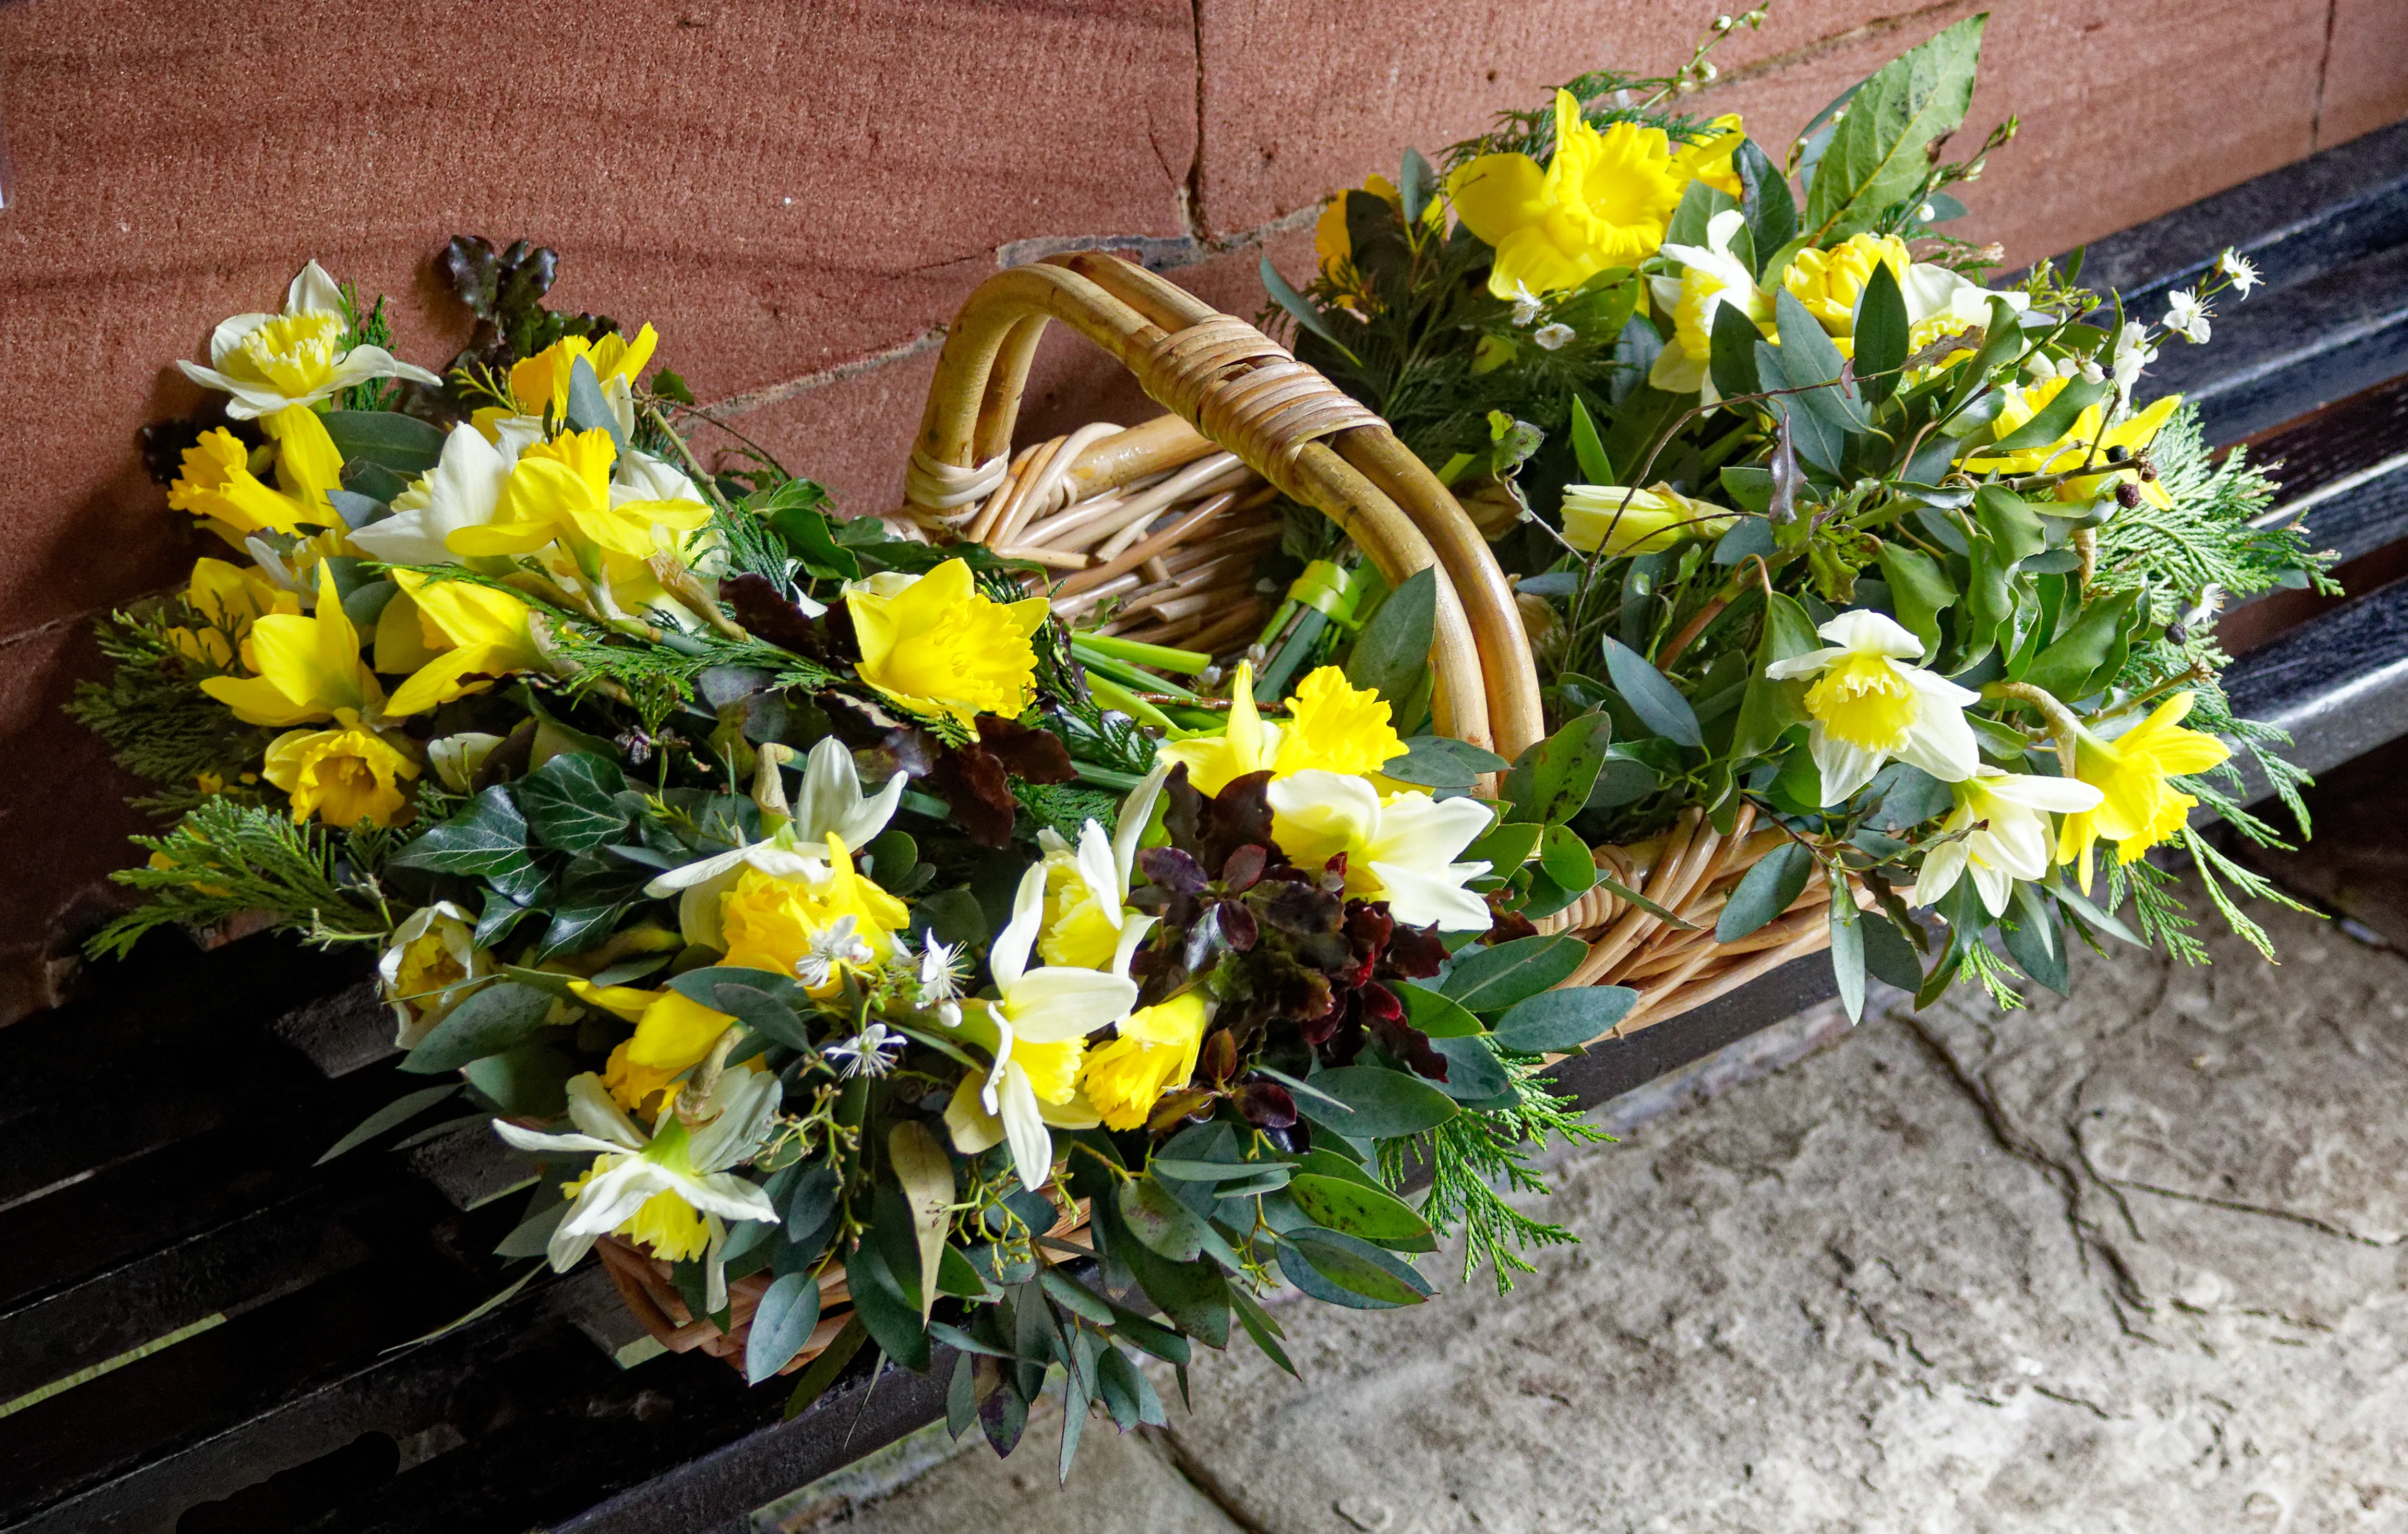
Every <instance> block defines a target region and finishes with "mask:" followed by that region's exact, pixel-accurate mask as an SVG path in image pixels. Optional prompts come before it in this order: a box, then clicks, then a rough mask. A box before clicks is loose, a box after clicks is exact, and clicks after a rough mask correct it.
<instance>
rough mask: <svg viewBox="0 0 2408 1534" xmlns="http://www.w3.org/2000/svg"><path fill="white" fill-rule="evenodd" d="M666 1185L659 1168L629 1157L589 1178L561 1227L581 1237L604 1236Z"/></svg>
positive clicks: (638, 1158) (642, 1160)
mask: <svg viewBox="0 0 2408 1534" xmlns="http://www.w3.org/2000/svg"><path fill="white" fill-rule="evenodd" d="M667 1185H668V1184H667V1182H666V1181H665V1180H664V1179H663V1178H662V1176H661V1174H660V1170H659V1168H656V1167H654V1166H653V1165H652V1163H651V1162H649V1161H646V1160H644V1159H643V1158H642V1157H640V1156H635V1157H630V1158H629V1159H627V1160H626V1161H624V1162H622V1163H620V1164H619V1165H618V1166H616V1167H613V1168H610V1169H609V1170H608V1171H605V1172H600V1173H597V1174H595V1176H594V1177H593V1178H591V1179H589V1180H588V1181H587V1182H586V1184H585V1186H584V1187H583V1188H582V1189H581V1190H580V1191H579V1193H578V1195H577V1202H576V1203H574V1204H572V1205H570V1206H569V1209H568V1218H566V1219H565V1220H563V1221H561V1222H560V1227H561V1228H562V1229H563V1230H566V1231H569V1232H571V1233H572V1234H575V1235H580V1236H599V1235H602V1234H604V1233H605V1232H607V1231H609V1230H611V1229H614V1228H615V1227H617V1226H623V1225H624V1224H626V1223H627V1221H629V1220H630V1219H633V1218H634V1217H635V1213H636V1211H638V1210H639V1209H641V1208H643V1207H644V1200H645V1199H647V1198H650V1197H652V1195H654V1194H656V1193H658V1192H660V1191H661V1190H662V1189H663V1188H665V1187H667Z"/></svg>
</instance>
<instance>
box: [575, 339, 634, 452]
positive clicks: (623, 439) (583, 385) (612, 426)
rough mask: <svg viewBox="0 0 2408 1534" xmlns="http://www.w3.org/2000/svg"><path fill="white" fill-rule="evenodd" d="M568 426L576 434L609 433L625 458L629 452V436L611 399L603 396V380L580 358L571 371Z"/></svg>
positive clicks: (587, 362)
mask: <svg viewBox="0 0 2408 1534" xmlns="http://www.w3.org/2000/svg"><path fill="white" fill-rule="evenodd" d="M567 424H568V426H569V428H570V429H571V430H573V431H581V432H595V431H598V432H608V433H609V434H610V444H611V446H612V447H614V448H616V449H617V450H618V451H619V452H621V453H622V454H624V453H625V452H626V451H627V433H626V430H625V428H624V427H622V426H621V425H620V424H619V412H618V411H616V410H614V409H611V408H610V401H609V396H607V395H606V394H603V393H602V380H600V379H599V378H597V377H595V372H594V364H593V363H592V362H590V361H588V360H587V359H586V358H583V357H579V358H577V359H576V360H575V361H574V362H572V363H571V364H570V365H569V368H568V411H567Z"/></svg>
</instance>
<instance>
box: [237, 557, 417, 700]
mask: <svg viewBox="0 0 2408 1534" xmlns="http://www.w3.org/2000/svg"><path fill="white" fill-rule="evenodd" d="M242 661H243V665H245V666H246V667H250V668H251V671H252V672H253V673H254V674H253V675H251V676H248V677H210V678H208V679H207V680H205V681H203V682H202V683H201V691H202V692H204V693H207V694H208V695H209V696H211V697H213V698H216V699H217V700H218V701H219V702H220V703H222V704H224V705H225V706H226V707H227V708H229V709H232V710H234V716H235V717H236V719H239V720H241V721H242V722H243V723H244V724H269V725H277V726H284V725H292V724H314V723H316V722H317V721H319V720H322V719H332V718H334V717H335V716H336V714H337V712H338V711H345V710H348V711H350V712H351V713H353V714H355V715H356V714H368V713H373V712H375V711H376V710H379V709H380V708H381V707H382V705H383V703H384V688H383V687H382V686H380V684H379V683H378V681H377V679H376V673H375V672H373V671H371V670H369V669H368V667H367V666H366V663H365V662H363V661H362V660H361V659H360V631H359V630H358V629H357V628H356V627H354V626H352V624H351V619H350V618H349V617H348V616H346V615H345V613H344V611H343V602H342V598H341V597H340V596H338V595H336V591H335V573H334V571H333V570H332V569H330V568H328V567H327V566H325V565H324V564H320V565H319V566H318V610H317V613H316V615H315V616H312V617H307V618H305V617H302V616H301V615H300V614H298V613H285V612H272V613H269V614H267V615H265V617H262V618H259V619H257V620H256V621H254V622H253V623H252V624H251V632H250V634H248V635H246V636H245V637H244V638H243V641H242Z"/></svg>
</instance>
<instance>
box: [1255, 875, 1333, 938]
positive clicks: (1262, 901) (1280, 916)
mask: <svg viewBox="0 0 2408 1534" xmlns="http://www.w3.org/2000/svg"><path fill="white" fill-rule="evenodd" d="M1259 887H1260V888H1261V889H1263V890H1264V891H1265V892H1266V893H1265V894H1262V895H1258V896H1254V899H1252V900H1250V901H1249V902H1247V903H1248V904H1250V905H1252V906H1254V909H1255V911H1256V913H1257V914H1259V915H1260V916H1261V917H1262V919H1263V920H1264V921H1265V922H1268V923H1269V924H1270V925H1272V926H1274V927H1277V928H1278V929H1279V930H1281V931H1282V932H1289V933H1294V934H1296V935H1297V936H1299V937H1301V936H1303V935H1305V934H1307V933H1326V932H1329V931H1331V930H1333V929H1334V928H1336V926H1337V925H1338V916H1339V912H1340V910H1341V909H1342V908H1340V905H1339V903H1338V900H1337V899H1336V897H1335V896H1330V895H1328V894H1326V893H1325V892H1323V891H1321V890H1317V889H1315V888H1313V887H1312V885H1310V884H1297V883H1290V882H1287V881H1285V880H1281V881H1278V882H1266V883H1264V884H1263V885H1261V886H1259Z"/></svg>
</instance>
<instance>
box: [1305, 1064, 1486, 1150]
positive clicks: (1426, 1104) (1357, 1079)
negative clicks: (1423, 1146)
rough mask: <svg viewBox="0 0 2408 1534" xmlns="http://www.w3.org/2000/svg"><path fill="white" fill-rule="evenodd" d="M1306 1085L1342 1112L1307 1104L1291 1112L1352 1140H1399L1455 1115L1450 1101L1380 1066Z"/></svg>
mask: <svg viewBox="0 0 2408 1534" xmlns="http://www.w3.org/2000/svg"><path fill="white" fill-rule="evenodd" d="M1312 1084H1313V1085H1314V1086H1315V1087H1316V1088H1318V1089H1319V1090H1321V1091H1323V1092H1325V1093H1327V1094H1328V1095H1329V1096H1330V1097H1335V1098H1337V1099H1338V1100H1339V1101H1340V1102H1342V1103H1344V1104H1345V1105H1346V1107H1347V1110H1348V1111H1346V1112H1343V1113H1340V1112H1339V1111H1337V1110H1336V1109H1334V1108H1330V1107H1328V1106H1326V1104H1323V1103H1318V1102H1314V1101H1312V1100H1311V1099H1310V1098H1308V1099H1305V1100H1303V1101H1301V1102H1299V1103H1298V1104H1297V1107H1299V1108H1300V1109H1302V1110H1303V1111H1304V1113H1305V1116H1306V1117H1308V1118H1310V1119H1312V1120H1313V1121H1314V1122H1315V1123H1319V1124H1325V1125H1329V1126H1330V1127H1332V1128H1334V1129H1336V1130H1338V1131H1339V1132H1340V1133H1341V1134H1345V1135H1351V1136H1353V1137H1354V1138H1355V1139H1357V1140H1402V1139H1404V1138H1406V1137H1408V1136H1411V1135H1418V1134H1421V1133H1423V1132H1424V1131H1426V1130H1430V1129H1435V1128H1437V1127H1438V1126H1439V1125H1441V1124H1444V1123H1445V1122H1446V1121H1447V1120H1449V1119H1451V1118H1453V1117H1455V1113H1456V1111H1457V1110H1456V1108H1455V1099H1454V1098H1452V1097H1448V1096H1447V1095H1446V1094H1445V1093H1443V1092H1441V1091H1440V1090H1439V1089H1438V1088H1437V1087H1435V1086H1432V1085H1431V1084H1430V1083H1429V1082H1425V1081H1423V1080H1422V1079H1421V1078H1420V1077H1418V1076H1409V1075H1407V1074H1405V1073H1404V1072H1403V1071H1400V1070H1390V1069H1387V1068H1384V1067H1382V1066H1340V1067H1339V1068H1337V1069H1335V1070H1325V1071H1322V1072H1320V1073H1319V1074H1318V1075H1315V1076H1314V1077H1312Z"/></svg>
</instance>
